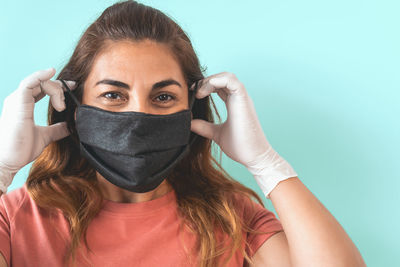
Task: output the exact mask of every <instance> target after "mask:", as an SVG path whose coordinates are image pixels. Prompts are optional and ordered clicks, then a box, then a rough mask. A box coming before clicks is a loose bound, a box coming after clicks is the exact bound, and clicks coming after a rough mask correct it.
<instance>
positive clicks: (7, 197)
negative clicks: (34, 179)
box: [0, 184, 29, 220]
mask: <svg viewBox="0 0 400 267" xmlns="http://www.w3.org/2000/svg"><path fill="white" fill-rule="evenodd" d="M26 201H28V202H29V195H28V192H27V191H26V187H25V184H24V186H22V187H20V188H17V189H14V190H12V191H10V192H8V193H6V194H2V195H1V197H0V212H1V213H2V215H3V216H6V217H7V218H8V219H9V220H12V219H13V218H14V216H15V214H16V212H17V211H18V210H19V209H20V208H21V206H23V204H24V202H26Z"/></svg>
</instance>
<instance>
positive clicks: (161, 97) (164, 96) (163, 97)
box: [156, 93, 175, 103]
mask: <svg viewBox="0 0 400 267" xmlns="http://www.w3.org/2000/svg"><path fill="white" fill-rule="evenodd" d="M156 99H159V100H161V101H160V102H162V103H167V102H170V101H171V100H174V99H175V96H173V95H170V94H165V93H164V94H161V95H158V96H157V97H156ZM168 99H169V100H168Z"/></svg>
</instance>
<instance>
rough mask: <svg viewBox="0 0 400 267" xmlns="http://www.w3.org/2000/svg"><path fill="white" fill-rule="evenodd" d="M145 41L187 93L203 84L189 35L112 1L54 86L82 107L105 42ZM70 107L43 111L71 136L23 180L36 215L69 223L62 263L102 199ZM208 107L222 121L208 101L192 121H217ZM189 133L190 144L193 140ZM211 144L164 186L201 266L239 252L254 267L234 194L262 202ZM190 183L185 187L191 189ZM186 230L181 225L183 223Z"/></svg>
mask: <svg viewBox="0 0 400 267" xmlns="http://www.w3.org/2000/svg"><path fill="white" fill-rule="evenodd" d="M144 39H150V40H153V41H156V42H159V43H163V44H167V45H168V46H169V48H170V51H171V52H172V54H173V55H174V56H175V58H176V60H177V61H178V63H179V64H180V67H181V69H182V72H183V74H184V77H185V80H186V82H187V85H188V87H189V86H190V85H191V84H193V83H194V82H195V81H197V80H199V79H202V78H204V75H203V72H204V71H205V69H204V68H202V66H201V65H200V63H199V60H198V58H197V56H196V53H195V51H194V49H193V47H192V44H191V42H190V40H189V38H188V36H187V35H186V33H185V32H184V31H183V30H182V29H181V28H180V27H179V26H178V25H177V23H175V22H174V21H173V20H172V19H171V18H169V17H168V16H166V15H165V14H164V13H162V12H161V11H159V10H158V9H155V8H152V7H149V6H146V5H143V4H140V3H137V2H135V1H124V2H117V3H115V4H114V5H112V6H110V7H108V8H107V9H105V10H104V11H103V13H102V14H101V15H100V17H99V18H97V20H96V21H95V22H94V23H92V24H91V25H90V26H89V27H88V28H87V30H86V31H85V32H84V34H83V35H82V36H81V38H80V40H79V42H78V44H77V46H76V48H75V50H74V52H73V54H72V56H71V58H70V59H69V61H68V63H67V64H66V65H65V66H64V68H63V69H62V70H61V72H60V74H59V75H58V77H57V79H63V80H73V81H76V82H77V88H76V89H75V90H74V94H75V95H76V97H77V98H78V100H81V98H82V92H83V84H84V82H85V80H86V79H87V77H88V75H89V73H90V70H91V67H92V64H93V62H94V59H95V57H96V55H98V54H99V53H100V52H101V51H102V50H103V49H106V44H107V42H109V41H122V40H129V41H133V42H137V41H141V40H144ZM65 101H66V106H67V108H66V109H65V110H64V111H63V112H57V111H56V110H55V109H54V108H53V107H52V105H51V104H49V106H48V124H49V125H51V124H54V123H57V122H61V121H66V122H67V125H68V128H69V130H70V132H71V135H70V136H68V137H66V138H64V139H61V140H59V141H57V142H53V143H51V144H50V145H49V146H47V147H46V148H45V149H44V151H43V152H42V154H41V155H40V156H39V157H38V158H37V159H36V160H35V162H34V163H33V165H32V168H31V169H30V172H29V177H28V179H27V189H28V193H29V195H30V196H31V198H32V199H33V200H34V201H35V202H36V203H37V205H38V206H40V207H41V208H44V209H47V210H52V209H56V210H59V211H62V213H63V215H64V216H65V218H66V219H67V220H68V222H69V224H70V237H71V239H70V240H69V242H68V252H67V254H66V256H65V261H66V262H67V261H69V260H70V259H72V261H73V262H74V263H75V261H76V253H77V251H78V248H80V247H81V240H82V239H83V241H84V244H85V246H86V248H87V250H89V251H90V248H89V246H88V243H87V240H86V232H87V229H88V226H89V224H90V222H91V221H92V220H93V218H94V217H95V216H96V215H97V214H98V212H99V211H100V210H101V208H102V203H103V196H102V193H101V191H100V188H99V186H98V184H97V179H96V171H95V170H94V169H93V168H92V167H91V166H90V165H89V164H88V162H87V161H86V160H85V159H84V158H83V157H81V156H80V153H79V146H78V142H79V138H78V135H77V132H76V129H75V124H74V111H75V108H76V106H75V104H74V102H73V101H71V98H70V97H69V96H68V95H65ZM211 105H212V107H213V110H214V111H215V113H216V115H217V117H218V119H219V121H220V116H219V114H218V111H217V109H216V107H215V104H214V102H213V100H212V98H211V96H208V97H205V98H202V99H197V100H196V101H195V103H194V106H193V110H192V112H193V118H194V119H196V118H199V119H203V120H206V121H209V122H214V117H213V113H212V110H211ZM193 135H194V133H192V136H191V138H193ZM212 150H213V149H212V140H209V139H207V138H204V137H202V136H198V138H197V139H196V140H195V142H194V143H193V144H192V146H191V148H190V153H188V154H187V156H186V157H185V158H184V159H183V160H181V161H180V163H179V164H178V165H177V166H176V167H175V168H174V169H173V171H172V172H171V173H170V175H169V176H168V178H167V180H168V182H169V183H170V184H171V185H172V187H173V188H174V190H175V192H176V195H177V205H178V212H179V216H180V217H181V218H182V219H183V220H182V222H184V223H185V226H187V227H189V229H190V230H191V231H192V232H193V233H195V234H196V235H197V237H198V238H197V246H196V249H197V254H198V255H199V259H200V262H199V266H201V267H209V266H222V265H221V263H220V262H218V260H219V259H220V257H219V256H221V255H223V254H224V252H225V251H228V252H229V257H227V258H226V259H225V260H224V264H226V263H227V262H228V261H229V260H230V259H231V258H232V256H233V255H234V253H235V252H236V251H237V250H238V249H239V251H241V253H242V255H243V256H244V258H245V260H247V262H250V263H252V261H251V259H250V257H249V256H248V255H247V253H246V251H245V248H244V247H243V246H242V242H244V243H245V244H246V245H248V244H247V242H246V240H243V236H242V234H243V231H244V232H245V233H246V232H250V233H261V232H259V231H254V230H253V229H250V228H249V226H248V225H246V222H244V221H243V220H242V219H241V218H240V216H239V214H238V212H237V211H236V209H235V205H234V201H233V198H234V196H235V194H240V195H243V196H245V197H247V198H249V199H250V200H251V197H254V198H255V199H256V200H257V201H258V202H259V203H260V204H261V205H262V206H264V205H263V203H262V200H261V198H260V197H259V196H258V195H257V193H255V192H254V191H253V190H251V189H250V188H248V187H245V186H243V185H242V184H240V183H239V182H237V181H235V180H234V179H233V178H232V177H231V176H230V175H229V174H228V173H227V172H226V171H225V170H224V169H223V168H222V167H221V165H220V163H218V161H217V160H215V158H214V157H213V155H212V152H213V151H212ZM188 177H190V182H188ZM182 225H183V224H182ZM215 229H219V230H220V231H222V233H224V234H225V237H226V238H228V239H229V238H230V239H231V242H230V243H229V244H230V245H229V246H226V245H224V244H225V242H219V241H221V240H218V238H216V235H215Z"/></svg>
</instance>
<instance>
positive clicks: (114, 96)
mask: <svg viewBox="0 0 400 267" xmlns="http://www.w3.org/2000/svg"><path fill="white" fill-rule="evenodd" d="M101 96H102V97H104V98H106V99H107V100H110V101H116V100H120V99H123V98H125V97H124V96H123V95H122V94H120V93H118V92H106V93H104V94H102V95H101Z"/></svg>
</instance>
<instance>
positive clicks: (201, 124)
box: [190, 119, 220, 140]
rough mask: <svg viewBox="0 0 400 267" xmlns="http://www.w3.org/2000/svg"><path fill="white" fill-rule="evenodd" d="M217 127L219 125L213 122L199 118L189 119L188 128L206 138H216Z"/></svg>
mask: <svg viewBox="0 0 400 267" xmlns="http://www.w3.org/2000/svg"><path fill="white" fill-rule="evenodd" d="M218 127H220V126H219V124H214V123H211V122H208V121H205V120H201V119H194V120H192V121H191V126H190V130H191V131H192V132H195V133H197V134H199V135H201V136H204V137H206V138H208V139H211V140H216V138H217V137H216V133H217V132H218V131H217V129H218Z"/></svg>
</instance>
